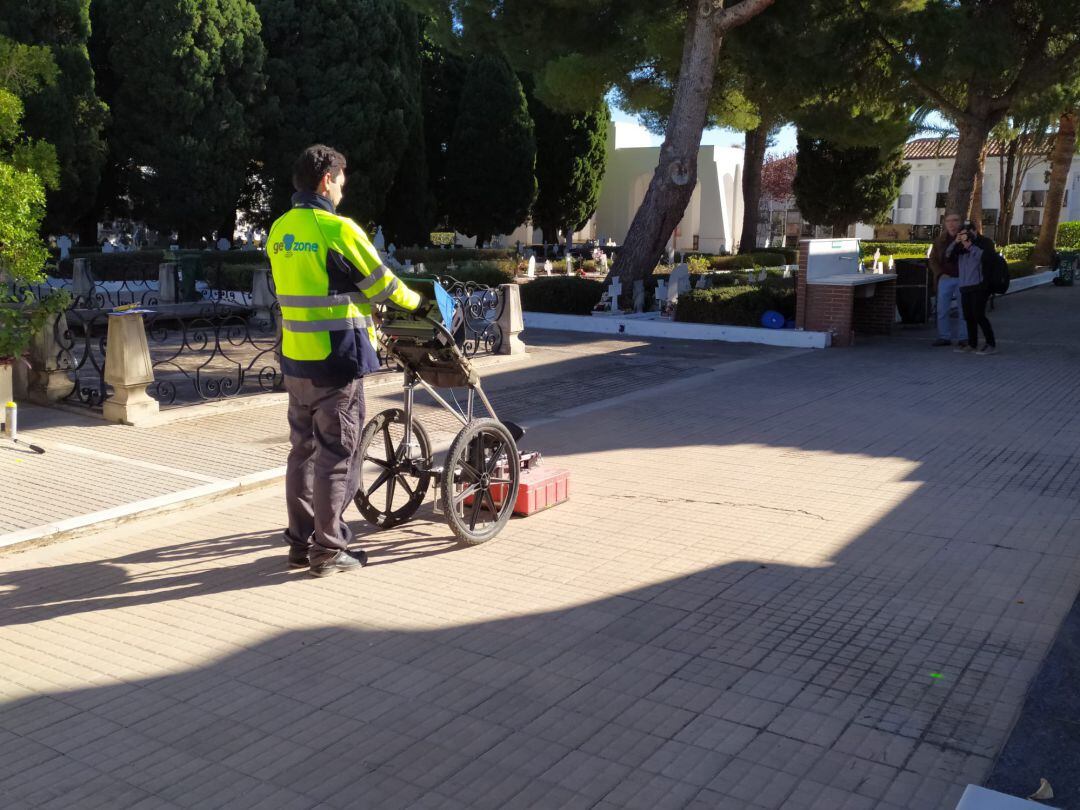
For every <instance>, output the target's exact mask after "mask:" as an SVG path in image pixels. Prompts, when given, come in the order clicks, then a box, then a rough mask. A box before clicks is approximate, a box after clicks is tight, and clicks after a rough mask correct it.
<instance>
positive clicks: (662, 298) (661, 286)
mask: <svg viewBox="0 0 1080 810" xmlns="http://www.w3.org/2000/svg"><path fill="white" fill-rule="evenodd" d="M666 303H667V282H666V281H664V280H663V279H660V280H659V281H657V282H656V308H657V309H658V310H660V311H661V312H662V311H663V309H664V304H666Z"/></svg>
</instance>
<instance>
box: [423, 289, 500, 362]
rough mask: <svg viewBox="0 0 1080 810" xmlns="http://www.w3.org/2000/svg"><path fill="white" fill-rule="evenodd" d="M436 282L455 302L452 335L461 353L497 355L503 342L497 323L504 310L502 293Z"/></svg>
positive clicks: (494, 290) (496, 290) (470, 355)
mask: <svg viewBox="0 0 1080 810" xmlns="http://www.w3.org/2000/svg"><path fill="white" fill-rule="evenodd" d="M439 281H440V283H441V284H442V285H443V286H444V287H445V288H446V291H447V292H448V293H450V295H451V296H452V297H453V298H454V300H455V301H456V302H457V306H456V307H455V308H454V322H453V328H452V329H451V331H452V332H453V334H454V338H455V340H456V341H457V343H458V347H459V348H460V349H461V350H462V352H464V353H465V354H466V355H467V356H469V357H472V356H474V355H477V354H491V353H495V352H497V351H498V350H499V348H500V347H501V346H502V340H503V335H502V329H500V328H499V324H498V321H499V318H500V317H501V316H502V312H503V307H505V306H506V300H505V296H504V295H503V293H502V290H501V289H499V288H498V287H487V286H485V285H483V284H476V283H474V282H471V281H470V282H465V281H457V280H456V279H453V278H450V277H446V278H440V279H439Z"/></svg>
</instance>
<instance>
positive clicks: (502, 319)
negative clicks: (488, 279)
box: [498, 284, 525, 354]
mask: <svg viewBox="0 0 1080 810" xmlns="http://www.w3.org/2000/svg"><path fill="white" fill-rule="evenodd" d="M499 290H500V292H501V293H502V297H503V307H502V312H501V313H500V314H499V320H498V326H499V331H500V332H501V333H502V343H501V344H499V354H525V344H524V343H522V342H521V338H520V337H519V335H521V333H522V332H523V331H524V329H525V319H524V317H523V316H522V314H521V288H520V287H519V286H518V285H517V284H502V285H500V286H499Z"/></svg>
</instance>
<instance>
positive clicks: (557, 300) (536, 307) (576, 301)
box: [521, 276, 604, 315]
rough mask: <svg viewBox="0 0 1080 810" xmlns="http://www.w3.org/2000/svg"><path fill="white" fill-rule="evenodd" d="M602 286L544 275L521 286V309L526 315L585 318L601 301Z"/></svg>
mask: <svg viewBox="0 0 1080 810" xmlns="http://www.w3.org/2000/svg"><path fill="white" fill-rule="evenodd" d="M603 292H604V285H603V284H602V283H601V282H599V281H594V280H592V279H587V278H575V277H572V276H544V277H543V278H537V279H535V280H533V281H530V282H529V283H528V284H522V285H521V307H522V309H524V310H527V311H529V312H556V313H559V314H561V315H588V314H589V313H590V312H592V310H593V307H595V306H596V304H597V303H598V302H599V301H600V296H601V295H602V294H603Z"/></svg>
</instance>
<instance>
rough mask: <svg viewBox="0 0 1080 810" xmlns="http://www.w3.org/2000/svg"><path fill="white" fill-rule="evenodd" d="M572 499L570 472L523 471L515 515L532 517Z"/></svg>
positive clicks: (539, 468)
mask: <svg viewBox="0 0 1080 810" xmlns="http://www.w3.org/2000/svg"><path fill="white" fill-rule="evenodd" d="M569 497H570V471H569V470H563V469H560V468H558V467H532V468H531V469H528V470H522V471H521V482H520V483H519V484H518V495H517V503H515V504H514V514H515V515H532V514H534V513H536V512H540V511H543V510H544V509H549V508H551V507H552V506H555V505H556V504H560V503H562V502H563V501H565V500H566V499H567V498H569Z"/></svg>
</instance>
